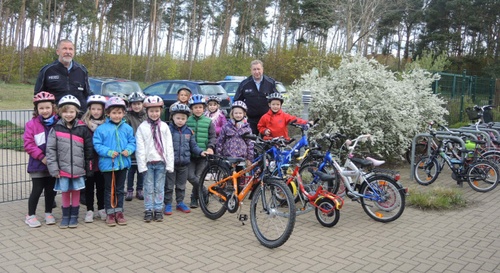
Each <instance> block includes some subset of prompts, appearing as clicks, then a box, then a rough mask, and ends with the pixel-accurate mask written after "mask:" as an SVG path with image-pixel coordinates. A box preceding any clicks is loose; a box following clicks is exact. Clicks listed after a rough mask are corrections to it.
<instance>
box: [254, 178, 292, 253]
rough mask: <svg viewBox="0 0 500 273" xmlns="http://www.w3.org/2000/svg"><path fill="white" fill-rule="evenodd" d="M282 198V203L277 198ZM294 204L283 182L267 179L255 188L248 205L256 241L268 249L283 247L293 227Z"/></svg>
mask: <svg viewBox="0 0 500 273" xmlns="http://www.w3.org/2000/svg"><path fill="white" fill-rule="evenodd" d="M280 195H281V196H282V198H279V199H282V200H283V201H280V200H278V197H277V196H280ZM295 213H296V212H295V203H294V202H293V197H292V193H291V192H290V189H289V188H288V187H287V186H286V185H285V184H284V183H283V180H281V179H276V178H269V179H266V181H265V182H264V183H263V185H259V186H258V187H256V188H255V192H253V197H252V202H251V204H250V222H251V223H252V230H253V233H254V234H255V236H256V237H257V240H259V242H260V243H261V244H262V245H264V246H265V247H268V248H275V247H279V246H281V245H283V244H284V243H285V242H286V241H287V240H288V238H289V237H290V235H291V234H292V231H293V228H294V226H295Z"/></svg>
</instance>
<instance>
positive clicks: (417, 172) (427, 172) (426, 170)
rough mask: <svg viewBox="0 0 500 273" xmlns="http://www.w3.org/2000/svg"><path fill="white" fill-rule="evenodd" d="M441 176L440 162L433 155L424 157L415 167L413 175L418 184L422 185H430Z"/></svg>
mask: <svg viewBox="0 0 500 273" xmlns="http://www.w3.org/2000/svg"><path fill="white" fill-rule="evenodd" d="M438 176H439V163H438V161H437V160H436V159H435V158H433V157H427V156H425V157H422V158H421V159H420V160H419V161H418V162H417V163H416V164H415V168H414V169H413V177H415V180H416V181H417V183H418V184H420V185H422V186H428V185H430V184H432V183H434V181H436V179H437V178H438Z"/></svg>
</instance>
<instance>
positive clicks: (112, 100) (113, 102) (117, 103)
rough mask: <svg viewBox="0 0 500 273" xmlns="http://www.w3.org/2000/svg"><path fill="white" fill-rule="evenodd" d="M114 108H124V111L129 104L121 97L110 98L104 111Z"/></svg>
mask: <svg viewBox="0 0 500 273" xmlns="http://www.w3.org/2000/svg"><path fill="white" fill-rule="evenodd" d="M113 106H119V107H123V109H124V110H126V109H127V104H126V103H125V101H124V100H123V99H122V98H120V97H111V98H109V99H108V101H106V105H105V107H104V109H106V110H108V108H109V107H113Z"/></svg>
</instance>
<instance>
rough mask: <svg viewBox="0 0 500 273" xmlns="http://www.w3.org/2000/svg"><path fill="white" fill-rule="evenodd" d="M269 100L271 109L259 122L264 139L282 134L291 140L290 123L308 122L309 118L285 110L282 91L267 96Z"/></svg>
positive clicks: (258, 125)
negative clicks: (283, 108) (296, 115)
mask: <svg viewBox="0 0 500 273" xmlns="http://www.w3.org/2000/svg"><path fill="white" fill-rule="evenodd" d="M267 101H268V104H269V111H267V113H265V114H264V115H263V116H262V117H261V118H260V120H259V123H258V124H257V129H258V130H259V133H261V134H262V135H263V136H264V139H272V138H275V137H280V136H282V137H284V138H286V139H287V140H289V139H290V137H289V136H288V128H287V125H288V124H290V123H291V122H293V121H294V122H296V123H298V124H303V125H305V124H307V123H308V122H307V120H304V119H301V118H298V117H295V116H292V115H290V114H288V113H285V112H283V110H282V109H281V106H282V105H283V97H282V96H281V94H280V93H272V94H271V95H269V96H267ZM311 125H312V123H311Z"/></svg>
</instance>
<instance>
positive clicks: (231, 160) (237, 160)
mask: <svg viewBox="0 0 500 273" xmlns="http://www.w3.org/2000/svg"><path fill="white" fill-rule="evenodd" d="M226 161H227V162H229V163H230V164H238V163H240V162H243V161H245V159H244V158H243V157H227V158H226Z"/></svg>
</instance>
